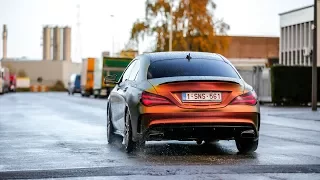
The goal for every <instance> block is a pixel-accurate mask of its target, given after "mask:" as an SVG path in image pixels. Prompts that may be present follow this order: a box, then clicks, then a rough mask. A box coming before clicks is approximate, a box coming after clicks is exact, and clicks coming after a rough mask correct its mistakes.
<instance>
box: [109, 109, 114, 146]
mask: <svg viewBox="0 0 320 180" xmlns="http://www.w3.org/2000/svg"><path fill="white" fill-rule="evenodd" d="M107 111H108V115H107V141H108V144H112V143H114V141H115V138H116V135H115V134H114V127H113V124H112V122H111V116H110V108H109V107H108V109H107Z"/></svg>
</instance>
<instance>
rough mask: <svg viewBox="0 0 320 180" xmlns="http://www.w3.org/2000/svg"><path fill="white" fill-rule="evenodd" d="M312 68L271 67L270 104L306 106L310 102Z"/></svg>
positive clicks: (319, 69)
mask: <svg viewBox="0 0 320 180" xmlns="http://www.w3.org/2000/svg"><path fill="white" fill-rule="evenodd" d="M311 84H312V68H311V67H300V66H273V67H272V68H271V91H272V102H273V103H277V104H279V103H283V104H294V105H298V104H299V105H300V104H306V103H309V102H311V91H312V90H311V86H312V85H311ZM318 101H320V68H318Z"/></svg>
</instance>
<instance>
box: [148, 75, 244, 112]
mask: <svg viewBox="0 0 320 180" xmlns="http://www.w3.org/2000/svg"><path fill="white" fill-rule="evenodd" d="M148 81H149V82H150V83H151V84H152V86H153V87H154V89H155V91H156V92H157V93H158V94H159V95H161V96H164V97H166V98H168V99H170V100H171V101H172V102H173V103H174V104H175V105H177V106H179V107H181V108H186V109H195V108H196V109H199V108H200V109H202V108H204V109H207V108H222V107H225V106H226V105H228V104H229V103H230V102H231V101H232V100H233V99H234V98H235V97H237V96H239V95H241V94H242V93H243V91H244V86H245V85H244V82H243V81H242V80H241V79H235V78H226V77H199V76H195V77H193V76H191V77H190V76H189V77H168V78H157V79H149V80H148ZM185 93H196V94H203V93H221V102H210V101H206V102H194V101H193V102H191V101H185V100H183V97H182V96H185V95H184V94H185Z"/></svg>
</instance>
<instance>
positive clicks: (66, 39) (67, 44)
mask: <svg viewBox="0 0 320 180" xmlns="http://www.w3.org/2000/svg"><path fill="white" fill-rule="evenodd" d="M63 60H65V61H71V28H70V27H65V28H63Z"/></svg>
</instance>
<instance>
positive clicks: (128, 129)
mask: <svg viewBox="0 0 320 180" xmlns="http://www.w3.org/2000/svg"><path fill="white" fill-rule="evenodd" d="M123 142H124V148H125V151H126V152H127V153H131V152H132V151H133V149H134V148H135V143H134V142H133V141H132V126H131V117H130V114H129V112H126V119H125V127H124V137H123Z"/></svg>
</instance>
